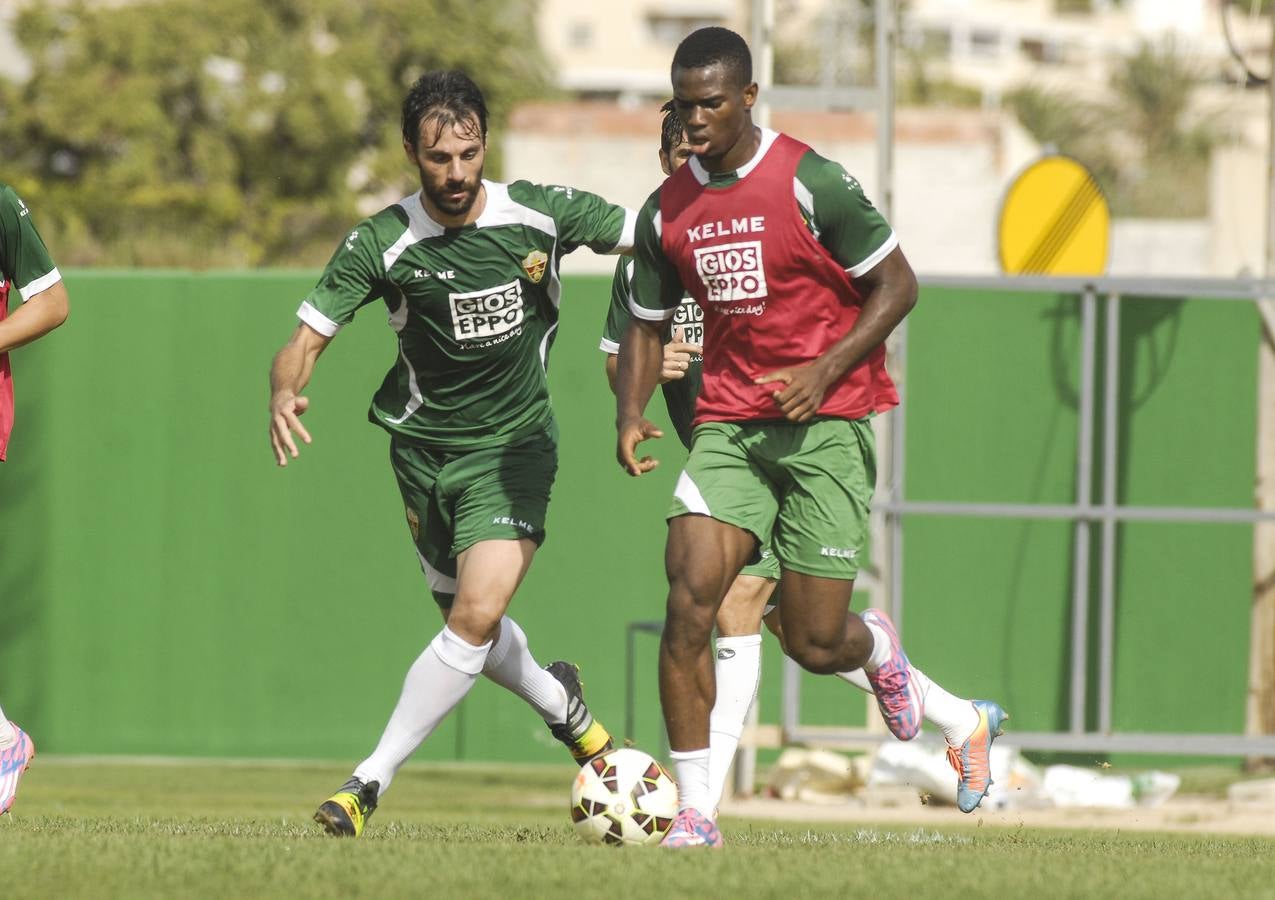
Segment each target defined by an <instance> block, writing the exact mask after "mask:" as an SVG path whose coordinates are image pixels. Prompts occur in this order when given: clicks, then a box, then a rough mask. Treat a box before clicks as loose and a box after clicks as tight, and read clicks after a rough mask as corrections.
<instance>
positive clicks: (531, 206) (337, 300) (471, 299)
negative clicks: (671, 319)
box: [297, 181, 635, 450]
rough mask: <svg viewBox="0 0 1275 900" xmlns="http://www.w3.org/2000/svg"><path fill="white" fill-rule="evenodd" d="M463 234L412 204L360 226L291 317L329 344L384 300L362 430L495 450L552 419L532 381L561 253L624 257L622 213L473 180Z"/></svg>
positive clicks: (570, 194)
mask: <svg viewBox="0 0 1275 900" xmlns="http://www.w3.org/2000/svg"><path fill="white" fill-rule="evenodd" d="M483 186H484V187H485V189H486V194H487V200H486V205H485V207H484V208H483V212H482V215H480V216H479V217H478V220H477V221H476V222H475V223H473V224H472V225H467V226H465V227H463V228H444V227H443V226H442V225H440V224H438V223H437V222H435V221H434V220H433V219H432V218H430V216H429V214H428V213H427V212H426V211H425V208H424V207H423V205H422V204H421V199H420V195H419V194H414V195H412V196H411V197H407V198H405V199H403V200H400V201H399V202H398V203H395V204H394V205H393V206H389V207H386V208H385V209H383V210H381V211H380V212H379V213H377V214H376V215H374V216H371V217H370V218H367V219H364V220H363V221H362V222H360V223H359V224H358V226H357V227H356V228H355V229H354V230H353V231H351V232H350V233H349V235H347V236H346V238H345V240H344V241H343V242H342V244H341V246H340V247H338V248H337V251H336V253H335V254H334V255H333V257H332V259H331V261H330V262H329V263H328V265H327V268H326V269H325V270H324V272H323V276H322V278H320V279H319V283H318V284H317V285H316V286H315V288H314V290H312V291H311V292H310V294H309V296H307V297H306V299H305V301H304V302H303V303H302V304H301V309H300V310H299V311H298V313H297V315H298V316H299V317H300V318H301V321H303V322H305V323H306V324H307V325H309V326H310V327H311V328H313V329H314V330H315V331H317V332H319V333H320V334H323V335H326V336H328V337H331V336H332V335H334V334H336V332H337V330H338V329H340V328H341V326H343V325H346V324H348V323H349V322H350V321H352V320H353V318H354V314H355V312H356V311H357V310H358V309H359V308H360V307H362V306H364V305H366V304H368V303H370V302H372V301H374V300H383V301H384V302H385V305H386V307H387V309H388V311H389V324H390V328H392V329H393V330H394V332H395V334H396V335H397V337H398V354H397V358H396V359H395V362H394V367H393V368H391V369H390V371H389V373H388V374H387V375H386V376H385V380H384V382H382V384H381V387H380V389H379V390H378V391H377V392H376V395H375V396H374V397H373V398H372V407H371V409H370V410H369V412H368V418H369V419H370V420H371V421H372V422H374V423H376V424H378V425H380V426H381V427H383V428H385V429H386V430H387V431H390V432H391V433H393V434H396V435H398V436H399V437H401V438H403V439H405V440H407V441H409V442H412V443H416V444H420V445H422V446H427V447H433V448H439V449H444V450H472V449H480V448H483V447H492V446H496V445H500V444H504V443H508V442H510V441H513V440H517V439H518V438H520V437H522V436H524V435H527V434H531V433H532V432H534V431H536V430H538V429H543V428H545V427H546V426H547V425H548V424H549V422H550V421H551V420H552V418H553V413H552V410H551V407H550V404H549V388H548V382H547V380H546V376H545V372H546V368H547V365H548V359H549V349H550V347H551V346H552V344H553V337H554V333H555V332H556V330H557V328H558V304H559V301H560V299H561V292H562V284H561V281H560V280H559V277H558V265H559V262H560V261H561V258H562V256H563V255H564V254H567V253H570V252H571V251H572V250H574V249H576V248H577V247H579V246H581V245H584V246H588V247H589V248H591V249H592V250H594V251H596V252H600V253H613V252H614V253H618V252H624V251H627V250H628V249H630V248H631V247H632V245H633V223H634V219H635V216H634V213H633V212H632V211H630V210H626V209H625V208H624V207H622V206H615V205H613V204H611V203H607V202H606V201H605V200H603V199H602V198H601V197H598V196H597V195H595V194H590V193H587V192H585V191H579V190H576V189H575V188H569V187H559V186H550V185H537V184H530V183H528V182H525V181H515V182H513V183H511V184H501V183H498V182H493V181H484V182H483Z"/></svg>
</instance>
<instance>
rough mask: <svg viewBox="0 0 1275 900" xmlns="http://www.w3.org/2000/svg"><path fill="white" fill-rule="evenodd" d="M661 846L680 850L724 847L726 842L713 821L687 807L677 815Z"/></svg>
mask: <svg viewBox="0 0 1275 900" xmlns="http://www.w3.org/2000/svg"><path fill="white" fill-rule="evenodd" d="M660 846H661V847H671V848H673V849H678V850H680V849H682V848H685V847H722V846H725V841H723V840H722V833H721V832H720V831H718V830H717V824H716V823H715V822H714V821H713V820H712V819H710V818H709V817H708V816H706V815H704V814H703V813H701V812H700V811H699V810H697V809H693V808H691V807H687V808H686V809H684V810H681V811H680V812H679V813H678V814H677V818H675V819H674V820H673V824H672V825H670V826H669V830H668V833H666V834H665V835H664V840H662V841H660Z"/></svg>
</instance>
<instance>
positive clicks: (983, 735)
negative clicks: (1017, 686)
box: [947, 700, 1009, 813]
mask: <svg viewBox="0 0 1275 900" xmlns="http://www.w3.org/2000/svg"><path fill="white" fill-rule="evenodd" d="M972 702H973V705H974V711H975V712H977V713H978V725H977V726H976V727H975V729H974V733H973V734H971V735H970V736H969V739H968V740H966V741H965V743H964V744H961V746H960V747H948V748H947V761H948V762H949V763H951V764H952V768H953V769H955V770H956V776H957V778H956V805H957V806H959V807H960V808H961V812H964V813H968V812H973V811H974V810H975V809H977V808H978V805H979V804H980V803H982V802H983V798H984V797H986V796H987V789H988V788H990V787H991V786H992V764H991V753H992V741H994V740H996V738H998V737H1000V736H1001V735H1002V734H1004V733H1005V732H1004V729H1003V728H1002V727H1001V726H1002V725H1003V724H1004V723H1005V722H1006V721H1008V720H1009V713H1007V712H1005V710H1003V709H1001V707H1000V704H999V703H996V702H994V701H992V700H974V701H972Z"/></svg>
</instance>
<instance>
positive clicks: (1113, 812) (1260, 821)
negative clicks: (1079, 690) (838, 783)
mask: <svg viewBox="0 0 1275 900" xmlns="http://www.w3.org/2000/svg"><path fill="white" fill-rule="evenodd" d="M721 812H722V815H724V816H728V817H731V818H741V819H772V820H783V821H796V822H838V823H856V822H862V823H864V824H869V823H870V824H874V825H919V826H924V827H942V826H949V825H980V826H995V827H1002V828H1020V827H1029V828H1085V829H1091V828H1105V829H1111V830H1120V831H1180V832H1196V833H1199V834H1250V835H1271V836H1275V804H1269V803H1259V804H1250V803H1242V804H1241V803H1234V802H1232V801H1230V800H1226V799H1218V798H1212V797H1192V796H1180V797H1174V798H1172V799H1170V800H1168V801H1166V802H1165V803H1163V804H1162V805H1160V806H1157V807H1153V808H1141V807H1140V808H1135V809H1079V808H1067V809H1058V808H1053V809H1013V810H999V811H996V810H988V811H984V810H982V809H979V810H976V811H975V812H974V813H972V814H970V815H965V814H964V813H962V812H960V811H959V810H957V809H955V808H953V807H950V806H938V805H932V804H931V805H927V804H922V803H921V802H920V800H919V799H918V798H917V797H916V796H915V795H911V796H910V797H900V796H897V795H895V796H891V797H889V798H884V797H881V796H871V795H869V796H863V797H848V798H846V800H845V801H844V802H841V801H838V802H829V803H803V802H800V801H793V800H778V799H772V798H768V797H752V798H731V799H729V800H726V801H724V802H723V803H722V808H721Z"/></svg>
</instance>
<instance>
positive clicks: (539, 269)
mask: <svg viewBox="0 0 1275 900" xmlns="http://www.w3.org/2000/svg"><path fill="white" fill-rule="evenodd" d="M548 264H549V254H548V253H545V252H544V251H543V250H532V251H531V252H530V253H528V254H527V255H526V256H524V257H523V260H522V270H523V271H524V272H526V273H527V277H528V278H530V279H531V283H532V284H539V283H540V279H541V278H544V277H545V266H547V265H548Z"/></svg>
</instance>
